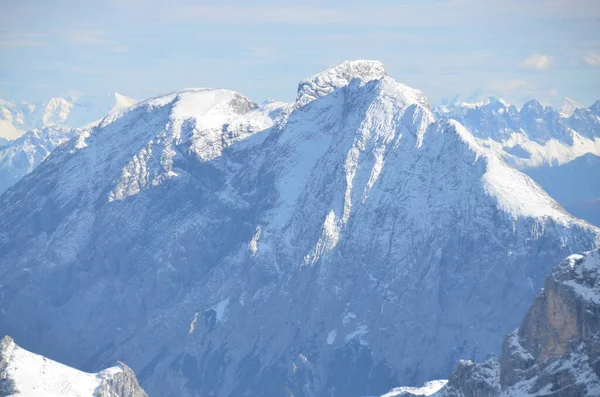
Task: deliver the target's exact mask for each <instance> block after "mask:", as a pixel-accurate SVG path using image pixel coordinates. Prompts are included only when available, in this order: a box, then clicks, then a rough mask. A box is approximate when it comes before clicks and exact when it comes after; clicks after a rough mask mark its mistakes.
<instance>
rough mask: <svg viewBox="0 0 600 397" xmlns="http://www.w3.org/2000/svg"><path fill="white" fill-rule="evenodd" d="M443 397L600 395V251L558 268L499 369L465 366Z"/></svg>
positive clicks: (507, 342)
mask: <svg viewBox="0 0 600 397" xmlns="http://www.w3.org/2000/svg"><path fill="white" fill-rule="evenodd" d="M492 367H493V368H495V370H493V371H492V370H488V369H489V368H492ZM441 395H442V396H445V397H451V396H457V397H458V396H461V397H462V396H464V397H471V396H473V397H475V396H477V397H483V396H485V397H495V396H512V395H519V396H529V395H531V396H553V397H584V396H589V397H592V396H598V395H600V255H599V251H598V250H596V251H590V252H587V253H585V254H582V255H571V256H569V257H568V258H567V259H566V260H565V261H563V262H562V263H561V264H560V265H559V266H557V267H556V268H555V269H554V271H553V272H552V273H551V274H550V276H548V278H547V280H546V285H545V287H544V289H543V290H542V292H540V294H539V295H538V296H537V297H536V299H535V301H534V303H533V305H532V306H531V308H530V309H529V311H528V312H527V314H526V315H525V317H524V318H523V321H522V322H521V325H520V326H519V328H518V329H517V330H516V331H514V332H513V333H511V334H510V335H507V336H506V338H505V339H504V343H503V345H502V355H501V356H500V360H499V363H498V362H496V361H495V360H494V359H492V360H490V361H488V362H486V363H483V364H473V363H468V364H465V363H464V362H459V363H458V365H457V366H456V369H455V370H454V373H453V374H452V377H451V378H450V380H449V382H448V385H447V386H446V387H445V388H444V389H443V390H442V392H441Z"/></svg>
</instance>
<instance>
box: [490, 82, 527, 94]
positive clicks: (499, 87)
mask: <svg viewBox="0 0 600 397" xmlns="http://www.w3.org/2000/svg"><path fill="white" fill-rule="evenodd" d="M529 85H530V84H529V82H528V81H526V80H521V79H513V80H508V81H499V82H496V83H492V84H491V85H490V89H491V90H492V91H496V92H501V93H507V92H512V91H520V90H522V89H524V88H528V87H529Z"/></svg>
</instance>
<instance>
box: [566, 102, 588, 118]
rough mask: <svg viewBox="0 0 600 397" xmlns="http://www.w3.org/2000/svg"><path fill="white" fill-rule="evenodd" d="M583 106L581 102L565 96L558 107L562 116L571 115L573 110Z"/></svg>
mask: <svg viewBox="0 0 600 397" xmlns="http://www.w3.org/2000/svg"><path fill="white" fill-rule="evenodd" d="M581 108H585V106H583V105H582V104H580V103H578V102H576V101H575V100H573V99H571V98H569V97H565V98H564V101H563V105H562V106H561V108H560V115H561V116H563V117H571V116H572V115H573V113H574V112H575V110H577V109H581Z"/></svg>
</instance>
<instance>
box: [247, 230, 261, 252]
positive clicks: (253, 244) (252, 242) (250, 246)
mask: <svg viewBox="0 0 600 397" xmlns="http://www.w3.org/2000/svg"><path fill="white" fill-rule="evenodd" d="M260 232H261V228H260V226H256V231H255V232H254V235H253V236H252V239H251V240H250V242H249V243H248V249H249V250H250V252H251V253H252V256H254V255H256V253H257V252H258V239H259V238H260Z"/></svg>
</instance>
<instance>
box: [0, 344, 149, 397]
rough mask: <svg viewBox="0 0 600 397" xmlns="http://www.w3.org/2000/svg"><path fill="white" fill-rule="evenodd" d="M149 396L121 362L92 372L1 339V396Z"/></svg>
mask: <svg viewBox="0 0 600 397" xmlns="http://www.w3.org/2000/svg"><path fill="white" fill-rule="evenodd" d="M12 395H18V396H24V397H25V396H45V397H55V396H56V397H58V396H60V397H148V395H147V394H146V392H144V390H143V389H142V388H141V387H140V385H139V384H138V381H137V379H136V377H135V374H134V373H133V371H132V370H131V369H130V368H129V367H128V366H126V365H125V364H123V363H121V362H119V363H118V365H117V366H115V367H112V368H108V369H106V370H104V371H101V372H99V373H97V374H89V373H85V372H81V371H78V370H76V369H73V368H70V367H67V366H65V365H62V364H59V363H57V362H54V361H52V360H49V359H47V358H46V357H42V356H39V355H37V354H34V353H31V352H28V351H27V350H25V349H23V348H21V347H19V346H17V344H16V343H15V342H14V340H13V339H12V338H10V337H8V336H5V337H4V338H2V340H0V396H2V397H4V396H12Z"/></svg>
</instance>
